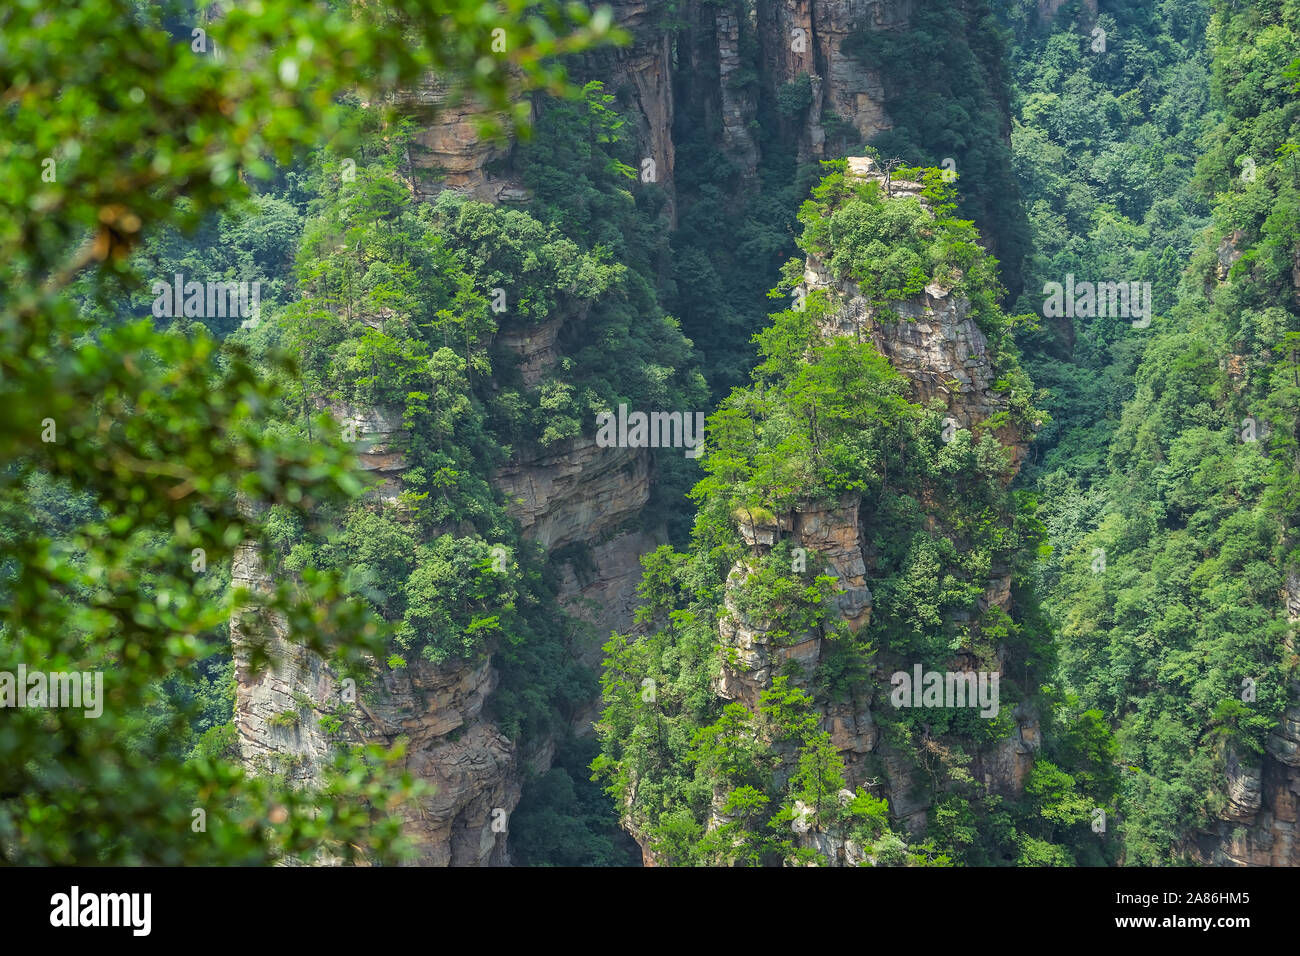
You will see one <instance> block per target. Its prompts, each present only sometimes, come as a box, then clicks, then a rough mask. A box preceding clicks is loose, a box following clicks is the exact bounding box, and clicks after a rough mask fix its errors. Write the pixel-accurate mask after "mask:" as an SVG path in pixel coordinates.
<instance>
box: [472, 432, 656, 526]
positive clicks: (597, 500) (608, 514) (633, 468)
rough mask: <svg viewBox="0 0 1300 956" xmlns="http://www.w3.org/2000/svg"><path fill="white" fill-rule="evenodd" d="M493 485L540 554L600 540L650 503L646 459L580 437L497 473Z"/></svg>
mask: <svg viewBox="0 0 1300 956" xmlns="http://www.w3.org/2000/svg"><path fill="white" fill-rule="evenodd" d="M493 482H494V484H495V485H496V486H497V487H498V488H500V489H501V490H502V491H503V492H504V493H505V496H506V507H507V508H508V509H509V511H510V514H511V516H512V517H514V518H516V519H518V521H519V524H520V526H521V527H522V529H523V532H524V534H525V535H526V536H527V537H528V538H530V539H531V540H533V541H536V542H537V543H538V544H540V545H542V547H544V548H548V549H556V548H562V547H564V546H565V545H567V544H574V543H578V542H586V543H588V544H590V543H593V542H597V541H600V540H602V539H603V538H604V537H605V536H606V535H607V534H608V533H609V532H612V531H613V530H614V529H615V528H617V527H618V526H619V525H620V524H622V523H624V522H625V521H627V520H628V519H629V518H632V517H634V516H635V515H636V514H637V512H639V511H640V510H641V508H643V507H645V504H646V502H648V501H649V500H650V455H649V453H648V452H647V451H646V450H645V449H640V448H600V447H599V446H597V444H596V439H595V437H594V436H590V435H582V436H579V437H578V438H575V439H573V440H572V441H571V442H568V443H566V445H565V446H564V447H563V448H561V449H559V450H556V451H544V452H541V453H539V454H537V455H536V456H533V457H528V458H523V459H519V460H516V461H513V462H511V463H510V464H508V465H506V466H505V467H503V468H501V469H499V470H498V471H497V473H496V474H495V475H494V476H493Z"/></svg>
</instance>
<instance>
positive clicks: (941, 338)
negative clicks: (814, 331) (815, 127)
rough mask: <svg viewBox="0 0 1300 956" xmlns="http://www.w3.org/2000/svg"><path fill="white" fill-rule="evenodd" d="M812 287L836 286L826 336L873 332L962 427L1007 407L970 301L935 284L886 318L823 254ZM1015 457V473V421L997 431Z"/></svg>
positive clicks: (901, 186) (810, 278)
mask: <svg viewBox="0 0 1300 956" xmlns="http://www.w3.org/2000/svg"><path fill="white" fill-rule="evenodd" d="M848 172H849V175H851V176H855V177H858V178H862V179H874V180H876V181H878V182H881V183H884V181H885V177H884V174H883V173H881V171H880V170H879V169H878V168H877V167H876V165H875V164H874V163H873V162H872V161H871V160H870V159H868V158H866V157H854V158H851V159H850V160H849V167H848ZM889 191H890V195H892V196H895V197H898V196H919V194H920V191H921V186H920V184H919V183H913V182H907V181H903V180H894V181H892V182H891V183H890V184H889ZM804 282H805V284H806V285H807V287H808V289H809V290H810V291H811V290H813V289H827V290H829V291H830V293H831V296H832V299H833V301H834V302H835V309H834V310H833V312H832V313H831V314H830V315H829V317H828V318H827V320H826V321H825V322H823V324H822V330H823V332H824V333H825V334H827V335H843V336H852V337H855V338H862V337H866V338H869V339H870V341H871V343H872V344H873V345H874V346H875V347H876V349H877V350H878V351H879V352H880V353H881V354H882V355H884V356H885V357H886V358H887V359H889V362H890V364H891V365H893V366H894V368H896V369H898V371H900V372H902V373H903V374H904V375H905V376H906V377H907V380H908V381H909V382H910V383H911V396H910V398H911V400H912V401H914V402H917V403H920V404H928V403H929V402H930V400H931V399H933V398H939V399H940V400H942V401H943V403H944V405H945V406H946V407H947V409H948V412H949V414H950V415H951V417H952V419H953V421H954V422H955V423H956V426H957V427H958V428H971V427H973V426H975V425H977V424H979V423H980V422H982V421H984V420H985V419H987V418H990V417H992V416H993V415H996V414H998V413H999V412H1004V411H1006V410H1007V407H1008V404H1007V397H1006V396H1005V395H1003V394H1002V393H1000V392H997V391H995V390H994V388H993V385H994V382H995V381H996V375H995V374H994V370H993V364H992V359H991V357H990V355H989V351H988V339H987V337H986V336H985V335H984V333H983V332H982V331H981V330H980V328H979V326H978V325H976V323H975V320H974V318H973V317H972V316H971V314H970V300H968V299H966V298H964V297H962V296H958V295H955V294H954V293H953V291H952V290H951V289H947V288H944V287H943V286H940V285H938V284H935V283H931V284H930V285H928V286H926V288H925V291H924V292H923V293H922V294H921V295H920V296H919V297H917V298H915V299H908V300H905V301H902V302H891V303H890V310H891V311H892V312H893V313H894V314H895V316H897V317H896V318H895V317H882V316H880V315H879V314H878V310H876V309H875V308H874V307H873V306H871V305H870V304H869V303H868V302H867V300H866V299H865V298H864V297H863V295H862V294H861V292H860V290H859V289H858V286H857V283H855V282H852V281H849V280H845V279H840V278H838V277H836V276H833V275H831V274H830V273H829V272H828V271H827V269H826V267H825V265H824V264H823V263H822V262H821V261H819V260H818V259H817V257H816V256H809V257H808V259H807V260H806V262H805V265H804ZM994 434H995V435H996V436H997V438H998V440H999V441H1000V442H1002V444H1003V446H1004V447H1006V448H1007V450H1008V452H1009V453H1010V455H1011V464H1012V470H1013V472H1014V471H1015V470H1018V469H1019V466H1020V463H1021V461H1023V460H1024V457H1025V455H1026V453H1027V451H1028V439H1027V437H1026V436H1024V435H1022V434H1021V433H1020V432H1019V431H1018V430H1017V429H1015V428H1014V427H1012V426H1006V427H1003V428H1001V429H999V430H997V431H995V433H994Z"/></svg>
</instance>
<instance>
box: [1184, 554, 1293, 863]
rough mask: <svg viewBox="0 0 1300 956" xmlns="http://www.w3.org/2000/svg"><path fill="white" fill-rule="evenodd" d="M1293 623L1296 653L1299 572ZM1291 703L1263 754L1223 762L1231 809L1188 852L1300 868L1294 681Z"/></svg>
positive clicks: (1231, 755) (1287, 585) (1234, 754)
mask: <svg viewBox="0 0 1300 956" xmlns="http://www.w3.org/2000/svg"><path fill="white" fill-rule="evenodd" d="M1281 598H1282V602H1283V606H1284V608H1285V609H1286V613H1287V619H1288V620H1289V621H1290V622H1291V624H1292V625H1293V630H1292V634H1291V636H1290V637H1289V638H1288V641H1287V651H1288V652H1291V653H1293V652H1294V643H1293V642H1294V633H1295V632H1294V625H1296V624H1297V623H1298V622H1300V574H1296V573H1295V572H1289V573H1288V574H1287V577H1286V581H1285V582H1284V584H1283V588H1282V594H1281ZM1290 696H1291V700H1292V702H1293V704H1292V706H1290V707H1288V708H1287V709H1286V710H1285V711H1284V712H1283V714H1282V719H1281V720H1280V721H1279V722H1278V725H1277V727H1275V728H1274V730H1273V732H1272V733H1271V734H1269V736H1268V739H1267V741H1266V743H1265V745H1264V746H1265V752H1264V754H1263V756H1255V755H1254V754H1243V753H1241V752H1240V751H1239V750H1237V749H1236V748H1230V749H1229V750H1228V752H1227V754H1226V755H1225V760H1224V781H1223V788H1224V792H1225V795H1226V797H1227V806H1226V807H1225V809H1224V810H1223V811H1222V812H1221V814H1220V818H1219V820H1218V822H1217V823H1216V824H1215V825H1214V826H1212V827H1211V828H1210V829H1209V830H1208V831H1207V832H1206V833H1203V834H1200V835H1199V836H1198V837H1197V838H1196V839H1195V840H1194V841H1193V846H1192V847H1190V848H1189V849H1190V851H1191V852H1192V854H1193V855H1194V856H1195V857H1196V859H1197V860H1198V861H1199V862H1201V863H1209V864H1214V865H1217V866H1300V827H1298V825H1300V705H1297V704H1295V703H1294V702H1295V701H1297V700H1300V682H1296V681H1292V683H1291V687H1290Z"/></svg>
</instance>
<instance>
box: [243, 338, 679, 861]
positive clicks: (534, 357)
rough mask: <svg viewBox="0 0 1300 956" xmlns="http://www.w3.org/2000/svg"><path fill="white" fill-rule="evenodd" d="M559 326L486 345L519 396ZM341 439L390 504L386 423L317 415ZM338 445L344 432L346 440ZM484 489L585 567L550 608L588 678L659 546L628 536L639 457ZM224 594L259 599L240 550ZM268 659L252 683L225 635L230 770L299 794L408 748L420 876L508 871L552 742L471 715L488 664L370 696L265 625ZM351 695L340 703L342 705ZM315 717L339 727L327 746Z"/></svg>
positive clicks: (579, 454) (640, 497) (360, 414)
mask: <svg viewBox="0 0 1300 956" xmlns="http://www.w3.org/2000/svg"><path fill="white" fill-rule="evenodd" d="M563 321H564V320H562V319H560V320H554V321H553V322H552V323H548V324H547V325H546V326H542V327H540V328H532V329H530V330H528V331H526V332H525V331H520V330H517V329H512V328H510V327H507V328H505V329H503V331H502V335H501V340H502V341H501V344H502V345H503V346H504V351H505V354H506V355H507V356H509V357H510V358H511V359H513V360H514V361H515V362H517V365H518V367H519V369H520V370H521V372H522V378H523V380H524V382H525V385H526V387H527V386H532V385H535V384H537V383H538V382H540V380H541V377H542V376H543V375H544V374H545V372H546V371H547V370H548V369H549V368H550V367H551V366H552V365H553V364H554V363H555V361H556V360H557V359H558V357H559V355H558V351H557V350H556V348H555V341H556V337H557V335H558V333H559V330H560V328H561V326H562V325H563ZM330 410H331V412H332V413H333V414H334V416H335V418H336V419H337V420H338V421H339V422H340V423H341V424H342V425H343V427H344V428H345V429H348V428H350V429H351V430H352V431H353V433H354V434H353V437H354V438H355V442H356V448H357V450H358V457H359V459H360V463H361V467H362V468H363V469H365V470H367V471H369V472H371V473H372V474H374V475H375V476H376V477H377V478H379V479H380V481H379V482H378V483H377V484H376V486H375V487H374V488H373V489H372V490H371V491H370V492H369V494H370V495H371V496H372V497H373V498H374V499H376V500H378V501H381V502H384V503H386V504H387V505H389V506H396V505H398V503H399V502H398V496H399V494H400V492H401V488H402V474H403V473H404V472H405V471H406V470H407V468H409V467H410V464H411V463H410V461H409V458H408V454H407V452H408V446H409V442H408V440H407V438H408V436H407V433H406V430H405V427H404V425H403V424H402V417H401V414H400V412H399V411H397V410H395V409H388V408H362V407H354V406H350V405H346V404H339V405H334V406H331V409H330ZM345 434H347V433H346V432H345ZM494 480H495V482H496V484H497V487H499V488H500V489H501V490H502V492H503V493H504V495H505V497H506V501H507V508H508V510H509V511H510V513H511V515H512V516H513V517H514V518H516V519H517V520H518V521H519V523H520V526H521V529H522V532H523V534H524V536H525V537H527V538H529V539H531V540H534V541H537V542H538V543H540V544H541V545H542V546H543V547H546V548H547V549H551V550H554V549H558V548H561V547H565V546H568V545H580V546H583V547H585V548H587V549H588V556H589V559H590V560H589V561H587V562H583V563H581V566H579V564H578V563H575V562H568V563H566V564H564V565H563V566H562V569H561V572H562V585H563V589H562V592H561V595H560V599H561V602H562V603H563V604H564V605H565V606H566V607H567V609H568V610H569V611H570V612H571V613H573V614H574V616H575V617H577V618H579V619H582V620H585V621H587V622H588V623H589V624H590V626H591V627H590V629H589V630H588V631H581V630H579V631H578V632H576V633H575V635H574V637H573V638H572V642H573V643H572V646H571V647H570V652H571V653H572V654H573V656H574V657H575V658H576V659H578V660H579V661H581V662H583V663H585V664H587V665H588V666H593V665H595V664H597V663H598V662H599V660H600V658H601V650H600V646H601V644H602V643H603V641H604V638H605V637H607V636H608V634H609V632H610V631H611V630H613V629H618V630H622V631H626V630H628V629H629V628H630V626H631V623H632V612H633V609H634V607H635V604H636V587H637V584H638V583H639V581H640V556H641V555H642V554H644V553H646V552H648V551H651V550H653V549H654V548H655V547H657V546H658V545H659V544H660V543H662V541H663V540H664V534H663V531H662V529H653V528H652V529H643V530H636V531H628V530H626V529H625V528H624V527H623V526H625V525H630V524H634V523H635V519H637V517H638V516H639V514H640V512H641V510H642V509H643V508H644V507H645V505H646V503H647V502H648V500H649V497H650V490H651V464H650V458H649V453H648V452H647V451H645V450H644V449H618V448H598V447H597V446H596V444H595V442H594V440H593V439H591V438H590V437H585V438H579V439H576V440H574V441H572V442H570V443H567V444H566V445H564V446H562V447H559V448H557V449H555V450H551V451H547V452H542V453H538V454H534V455H531V456H527V457H519V458H516V459H515V460H514V461H512V462H510V463H509V464H508V465H507V466H505V467H504V468H502V469H501V470H500V471H499V472H498V474H497V475H495V476H494ZM233 579H234V583H235V584H236V585H240V586H245V587H249V588H252V589H256V588H259V587H265V586H267V585H269V577H268V576H267V575H266V572H265V571H264V569H263V568H262V565H261V561H260V556H259V555H258V553H257V552H256V551H255V550H252V549H244V550H243V551H242V552H241V554H240V556H239V559H238V560H237V561H236V563H235V568H234V572H233ZM265 623H266V624H267V625H268V626H269V629H270V631H271V635H272V637H271V647H270V650H271V651H272V654H273V656H274V657H275V658H277V659H278V660H279V661H280V663H279V665H278V666H277V667H276V668H275V669H273V670H271V671H269V672H266V673H263V674H260V675H254V674H253V673H252V672H251V671H250V669H249V666H248V658H249V655H248V653H247V650H248V649H247V647H246V646H245V642H244V639H243V636H242V634H241V629H240V628H239V627H235V628H233V629H232V630H233V637H234V647H235V657H236V727H237V729H238V732H239V740H240V747H241V751H242V754H243V757H244V760H245V762H247V763H248V764H249V765H250V766H252V767H254V768H259V769H263V770H271V771H279V772H283V773H285V774H287V776H288V777H289V779H291V780H294V781H298V782H303V783H305V782H310V781H317V780H319V777H320V773H321V770H322V768H323V767H324V765H325V763H326V762H327V760H328V757H329V753H330V749H331V747H332V745H333V743H334V742H335V741H338V742H351V743H380V744H383V745H385V746H391V745H392V744H393V743H394V742H395V741H396V740H397V739H398V738H399V737H400V738H404V739H405V740H406V741H407V750H406V759H405V764H404V766H405V769H407V770H409V771H410V772H411V774H412V775H413V776H415V777H416V778H417V779H420V780H423V781H425V782H427V783H429V784H431V785H432V786H433V788H434V793H433V795H432V796H431V797H430V798H429V799H427V800H426V801H425V802H424V804H423V805H422V806H421V807H419V808H418V810H415V811H412V812H410V813H409V814H407V815H406V818H405V831H406V833H407V835H408V836H409V837H410V838H411V839H412V841H413V842H414V843H415V845H416V847H417V849H418V852H419V856H418V858H417V860H416V862H417V863H419V864H421V865H432V866H448V865H451V866H494V865H508V864H509V863H510V852H509V842H508V841H509V819H510V815H511V814H512V813H513V812H514V809H515V807H516V806H517V805H518V803H519V799H520V795H521V791H522V780H523V779H524V777H525V776H526V775H527V774H529V773H542V772H545V770H547V769H548V768H549V767H550V762H551V759H552V756H553V753H554V742H553V741H550V740H544V741H541V742H540V743H538V744H535V745H534V746H533V748H532V749H531V750H530V751H528V752H521V750H520V748H518V747H517V746H516V745H515V744H514V743H513V742H512V741H510V740H509V739H508V738H507V737H506V736H505V735H504V734H503V733H502V732H501V731H500V729H499V728H498V727H497V726H496V724H495V723H493V721H492V720H491V719H490V718H489V717H488V716H487V714H486V713H485V704H486V702H487V701H488V699H489V697H490V696H491V694H492V691H493V690H494V689H495V687H496V683H497V673H496V671H495V669H494V668H493V666H492V662H491V657H490V655H485V656H483V657H481V658H479V659H475V660H459V659H454V658H453V659H451V660H449V661H447V662H445V663H443V664H441V665H433V664H430V663H428V662H427V661H424V660H421V659H419V658H412V659H411V660H410V661H409V663H408V666H407V667H405V668H402V669H399V670H396V671H393V670H388V669H386V668H377V669H376V672H375V675H374V677H375V680H374V683H373V685H371V686H370V687H361V688H354V691H355V692H354V693H352V694H351V695H348V694H347V693H346V692H345V691H346V688H345V686H344V685H342V684H341V682H340V680H339V677H338V675H335V674H333V673H332V672H331V671H330V669H329V668H328V667H327V666H326V665H325V664H324V662H322V661H321V660H320V659H319V658H318V657H317V656H316V655H314V654H312V653H310V652H307V651H305V650H303V649H302V648H301V647H299V646H297V645H295V644H294V643H293V642H292V640H291V635H289V634H288V633H287V628H286V626H285V623H284V622H283V621H279V620H271V621H267V622H265ZM349 696H350V698H351V699H348V698H349ZM597 709H598V701H593V702H592V707H591V708H590V709H589V710H588V712H586V713H582V714H579V715H578V716H577V718H576V728H575V729H576V730H577V731H578V732H580V733H590V732H591V728H590V723H591V721H592V720H593V719H594V718H595V716H596V715H597V713H596V712H597ZM324 717H333V718H335V719H339V720H341V727H340V729H339V730H338V731H337V734H336V736H335V737H334V738H331V737H330V736H329V735H328V734H327V733H326V732H325V730H324V729H322V727H321V725H320V721H321V719H322V718H324Z"/></svg>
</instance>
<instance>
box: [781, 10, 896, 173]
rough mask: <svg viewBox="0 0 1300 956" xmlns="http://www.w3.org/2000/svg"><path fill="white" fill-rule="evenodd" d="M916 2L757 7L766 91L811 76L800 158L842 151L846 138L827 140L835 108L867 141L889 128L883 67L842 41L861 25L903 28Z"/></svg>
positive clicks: (868, 27)
mask: <svg viewBox="0 0 1300 956" xmlns="http://www.w3.org/2000/svg"><path fill="white" fill-rule="evenodd" d="M911 6H912V5H911V3H910V2H906V0H904V2H891V0H772V2H769V3H764V4H760V5H759V22H760V32H761V36H762V59H763V66H764V70H763V73H764V77H765V80H766V81H767V82H768V84H769V95H772V96H776V95H777V91H778V90H779V89H780V87H781V86H782V85H784V84H786V83H790V82H794V81H795V80H797V79H798V77H799V76H800V74H807V75H808V77H809V79H810V81H811V86H812V93H813V99H812V104H811V106H810V107H809V108H808V110H807V113H806V118H805V120H804V126H803V129H802V130H801V131H800V134H799V153H800V159H802V160H804V161H808V160H811V159H821V158H824V157H827V156H838V155H843V154H844V152H845V147H846V145H847V142H846V141H845V140H843V139H838V138H836V137H834V136H832V137H831V138H830V140H829V141H828V139H827V135H826V122H827V121H828V120H829V118H830V114H832V113H833V114H834V115H835V116H836V117H838V119H839V120H840V121H841V122H842V123H845V124H847V126H848V127H851V128H852V129H853V130H854V133H855V136H856V138H857V139H859V140H861V141H862V142H866V141H868V140H869V139H870V138H871V137H873V136H875V135H876V134H877V133H880V132H882V131H883V130H886V129H889V128H890V127H891V125H892V124H891V123H890V121H889V117H888V116H887V115H886V113H885V108H884V102H885V90H884V86H883V85H882V84H881V82H880V75H879V72H878V71H876V70H874V69H872V68H871V67H870V66H869V65H866V64H863V63H862V62H861V61H860V60H859V59H858V58H857V57H855V56H853V55H851V54H850V53H848V52H846V50H845V44H846V42H847V41H848V40H849V39H850V38H851V37H852V36H853V35H854V34H855V33H857V32H858V31H860V30H888V29H896V28H898V27H902V26H904V25H905V24H906V23H907V21H908V18H909V16H910V15H911ZM893 68H896V67H893Z"/></svg>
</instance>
